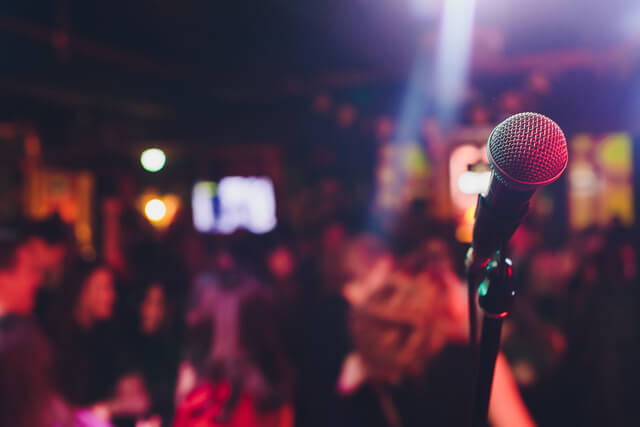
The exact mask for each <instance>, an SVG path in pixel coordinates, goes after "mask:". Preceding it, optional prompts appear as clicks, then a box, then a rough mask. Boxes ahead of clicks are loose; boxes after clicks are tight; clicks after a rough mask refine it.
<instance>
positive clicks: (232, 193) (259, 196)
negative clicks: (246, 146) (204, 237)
mask: <svg viewBox="0 0 640 427" xmlns="http://www.w3.org/2000/svg"><path fill="white" fill-rule="evenodd" d="M192 208H193V224H194V226H195V228H196V230H198V231H200V232H202V233H218V234H231V233H233V232H234V231H236V230H238V229H246V230H248V231H250V232H251V233H255V234H263V233H267V232H269V231H271V230H273V229H274V228H275V226H276V224H277V219H276V199H275V191H274V188H273V183H272V182H271V180H270V179H269V178H266V177H241V176H229V177H226V178H223V179H221V180H220V182H214V181H199V182H197V183H196V184H195V185H194V187H193V194H192Z"/></svg>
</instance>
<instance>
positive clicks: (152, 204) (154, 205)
mask: <svg viewBox="0 0 640 427" xmlns="http://www.w3.org/2000/svg"><path fill="white" fill-rule="evenodd" d="M144 213H145V215H146V216H147V218H148V219H149V221H153V222H157V221H162V219H163V218H164V216H165V215H166V214H167V207H166V206H165V204H164V202H163V201H162V200H160V199H152V200H149V201H148V202H147V204H146V205H145V206H144Z"/></svg>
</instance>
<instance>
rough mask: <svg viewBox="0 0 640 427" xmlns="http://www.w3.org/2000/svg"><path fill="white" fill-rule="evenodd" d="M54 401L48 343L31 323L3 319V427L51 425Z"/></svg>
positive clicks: (0, 373) (0, 332)
mask: <svg viewBox="0 0 640 427" xmlns="http://www.w3.org/2000/svg"><path fill="white" fill-rule="evenodd" d="M52 399H53V388H52V382H51V353H50V349H49V346H48V344H47V342H46V341H45V339H44V338H43V336H42V335H41V334H40V333H39V332H38V330H37V329H36V327H35V326H34V325H33V324H32V323H31V322H30V321H28V320H26V319H24V318H20V317H15V316H7V317H3V318H0V425H2V426H11V427H32V426H41V425H50V424H49V421H51V420H50V419H49V417H50V416H51V415H52V414H51V412H50V411H51V405H52Z"/></svg>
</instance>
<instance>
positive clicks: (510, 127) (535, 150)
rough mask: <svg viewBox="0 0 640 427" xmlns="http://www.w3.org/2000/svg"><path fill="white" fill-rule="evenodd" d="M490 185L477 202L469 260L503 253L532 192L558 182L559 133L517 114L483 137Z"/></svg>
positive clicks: (562, 162)
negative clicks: (498, 252)
mask: <svg viewBox="0 0 640 427" xmlns="http://www.w3.org/2000/svg"><path fill="white" fill-rule="evenodd" d="M487 154H488V157H489V163H490V165H491V171H492V173H491V183H490V185H489V190H488V192H487V194H486V195H484V196H483V195H479V196H478V204H477V207H476V215H475V219H476V220H475V224H474V228H473V241H472V244H471V246H472V248H473V251H472V257H473V258H474V259H488V258H490V257H492V256H493V255H494V253H495V252H496V251H499V250H501V249H503V248H504V246H505V245H506V244H507V242H508V241H509V239H510V238H511V236H512V235H513V233H514V232H515V230H516V228H518V225H519V224H520V222H521V221H522V219H523V218H524V216H525V215H526V213H527V210H528V207H529V200H530V199H531V197H532V196H533V193H534V192H535V190H536V189H537V188H539V187H542V186H544V185H547V184H550V183H552V182H553V181H555V180H556V179H558V178H559V177H560V175H561V174H562V172H564V170H565V168H566V167H567V162H568V153H567V142H566V139H565V136H564V133H563V132H562V129H560V127H559V126H558V125H557V124H556V123H555V122H554V121H553V120H551V119H549V118H548V117H545V116H543V115H542V114H537V113H520V114H516V115H514V116H511V117H509V118H507V119H506V120H504V121H503V122H502V123H500V124H499V125H498V126H496V128H495V129H494V130H493V131H492V132H491V135H489V139H488V141H487Z"/></svg>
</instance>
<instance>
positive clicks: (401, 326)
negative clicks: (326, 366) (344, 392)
mask: <svg viewBox="0 0 640 427" xmlns="http://www.w3.org/2000/svg"><path fill="white" fill-rule="evenodd" d="M442 288H443V285H442V284H441V283H439V281H438V279H437V278H435V277H432V276H431V275H429V274H427V273H423V274H420V275H418V276H414V275H410V274H406V273H404V272H395V273H392V274H390V276H389V277H388V280H387V282H386V284H384V285H382V286H381V287H380V288H379V289H378V290H376V291H375V292H374V293H373V294H371V295H370V296H369V297H367V299H366V300H365V301H364V302H363V303H361V304H359V305H358V306H356V307H353V308H352V311H351V314H350V331H351V335H352V337H353V340H354V344H355V347H356V350H357V351H358V353H359V355H360V356H361V358H362V360H363V362H364V364H365V366H366V368H367V372H368V374H369V379H370V380H371V381H372V382H374V383H393V384H395V383H398V382H400V381H402V380H404V379H407V378H419V377H421V376H422V374H423V372H424V370H425V369H426V367H427V364H428V363H429V361H430V360H431V359H432V358H433V357H434V356H435V355H436V354H437V353H438V352H439V351H440V350H441V349H442V347H443V346H444V344H445V337H446V324H445V322H444V321H443V320H442V319H443V316H442V311H443V307H444V303H445V300H444V297H443V296H442Z"/></svg>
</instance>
